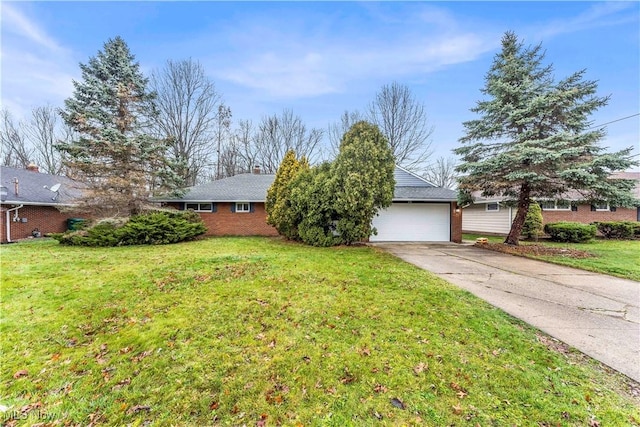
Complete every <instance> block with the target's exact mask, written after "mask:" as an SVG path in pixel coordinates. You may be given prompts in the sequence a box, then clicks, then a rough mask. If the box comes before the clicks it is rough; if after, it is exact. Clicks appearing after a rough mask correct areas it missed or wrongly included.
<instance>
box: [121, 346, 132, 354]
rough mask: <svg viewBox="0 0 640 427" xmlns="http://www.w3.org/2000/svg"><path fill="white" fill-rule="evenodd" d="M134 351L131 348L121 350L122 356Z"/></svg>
mask: <svg viewBox="0 0 640 427" xmlns="http://www.w3.org/2000/svg"><path fill="white" fill-rule="evenodd" d="M131 350H132V348H131V347H124V348H121V349H120V354H127V353H129V352H130V351H131Z"/></svg>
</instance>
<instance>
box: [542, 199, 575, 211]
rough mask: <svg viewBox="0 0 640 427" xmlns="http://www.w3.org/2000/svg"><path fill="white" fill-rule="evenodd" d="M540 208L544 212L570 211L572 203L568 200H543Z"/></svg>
mask: <svg viewBox="0 0 640 427" xmlns="http://www.w3.org/2000/svg"><path fill="white" fill-rule="evenodd" d="M540 207H541V208H542V210H544V211H570V210H571V202H569V201H568V200H543V201H542V202H540Z"/></svg>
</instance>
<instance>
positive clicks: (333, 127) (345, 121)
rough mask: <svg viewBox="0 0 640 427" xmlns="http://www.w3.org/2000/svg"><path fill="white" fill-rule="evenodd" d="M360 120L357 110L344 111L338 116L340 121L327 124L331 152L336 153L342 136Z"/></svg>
mask: <svg viewBox="0 0 640 427" xmlns="http://www.w3.org/2000/svg"><path fill="white" fill-rule="evenodd" d="M361 120H362V114H360V112H359V111H357V110H356V111H345V112H344V113H342V115H341V116H340V121H339V122H336V123H331V124H329V128H328V136H329V144H330V149H331V153H332V154H333V155H337V154H338V152H339V149H340V142H341V141H342V137H343V136H344V134H345V133H347V131H348V130H349V129H351V126H353V125H354V124H356V123H358V122H359V121H361Z"/></svg>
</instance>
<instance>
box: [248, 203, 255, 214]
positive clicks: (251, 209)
mask: <svg viewBox="0 0 640 427" xmlns="http://www.w3.org/2000/svg"><path fill="white" fill-rule="evenodd" d="M255 211H256V209H255V207H254V206H253V203H249V212H251V213H253V212H255Z"/></svg>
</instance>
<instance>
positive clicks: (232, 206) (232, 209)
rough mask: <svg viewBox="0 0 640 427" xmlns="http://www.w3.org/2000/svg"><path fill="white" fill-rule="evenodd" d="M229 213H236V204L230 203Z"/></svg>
mask: <svg viewBox="0 0 640 427" xmlns="http://www.w3.org/2000/svg"><path fill="white" fill-rule="evenodd" d="M231 212H233V213H235V212H236V204H235V203H231Z"/></svg>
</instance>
